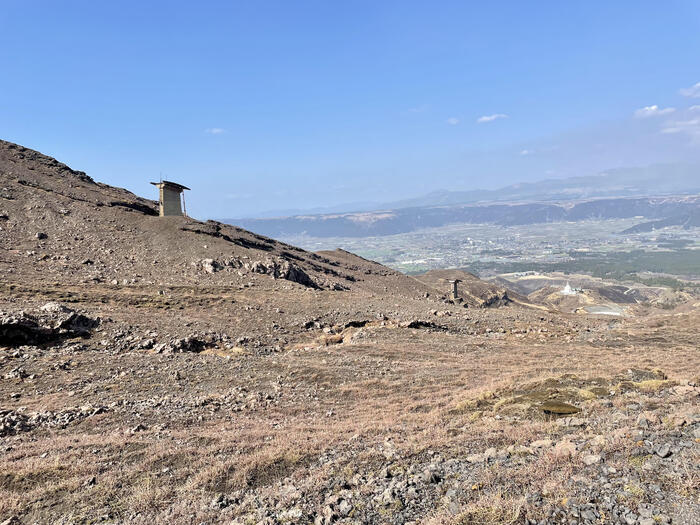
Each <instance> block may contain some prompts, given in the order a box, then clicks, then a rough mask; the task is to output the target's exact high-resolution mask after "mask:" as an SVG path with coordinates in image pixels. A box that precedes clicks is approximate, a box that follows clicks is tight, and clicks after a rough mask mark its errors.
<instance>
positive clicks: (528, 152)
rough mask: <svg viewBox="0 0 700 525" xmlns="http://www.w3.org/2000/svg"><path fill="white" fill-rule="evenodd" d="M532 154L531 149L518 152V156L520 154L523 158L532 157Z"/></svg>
mask: <svg viewBox="0 0 700 525" xmlns="http://www.w3.org/2000/svg"><path fill="white" fill-rule="evenodd" d="M533 153H534V151H532V150H531V149H524V150H521V151H520V154H521V155H522V156H523V157H524V156H525V155H532V154H533Z"/></svg>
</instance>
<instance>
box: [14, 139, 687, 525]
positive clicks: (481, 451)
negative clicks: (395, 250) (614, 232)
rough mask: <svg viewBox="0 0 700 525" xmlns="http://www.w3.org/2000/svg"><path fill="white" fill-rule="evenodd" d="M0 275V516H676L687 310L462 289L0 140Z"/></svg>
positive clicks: (396, 519) (683, 508) (654, 519)
mask: <svg viewBox="0 0 700 525" xmlns="http://www.w3.org/2000/svg"><path fill="white" fill-rule="evenodd" d="M0 276H1V278H0V287H1V288H0V289H1V290H2V296H1V298H0V523H3V521H4V520H7V521H4V522H5V523H95V522H103V523H149V524H150V523H168V524H170V523H210V524H214V523H239V524H244V523H253V524H257V523H260V524H269V523H395V524H402V523H465V524H466V523H505V522H507V523H527V522H535V523H536V522H541V523H571V522H581V523H601V522H614V523H639V524H651V523H668V522H673V523H696V522H697V519H696V517H697V516H698V513H699V511H700V507H699V505H698V479H699V474H698V466H697V465H698V439H700V429H699V425H700V418H699V416H698V410H697V407H698V393H699V389H698V386H697V380H698V378H697V373H698V369H699V366H698V365H699V364H700V358H699V356H698V348H697V341H698V339H699V338H698V336H699V334H698V331H699V328H698V327H699V326H700V316H699V315H698V311H697V307H698V305H697V304H695V305H693V307H690V306H689V305H688V304H685V305H684V308H683V309H682V310H680V309H678V310H670V309H666V310H653V309H650V308H646V309H644V308H641V309H640V312H639V316H638V317H635V318H630V319H628V318H619V319H613V318H605V317H601V316H598V317H596V318H593V317H587V316H582V315H574V314H561V313H557V312H550V311H546V310H538V309H535V308H526V307H521V306H519V305H518V304H516V303H508V304H507V305H506V306H503V307H500V308H478V307H474V306H475V304H476V303H474V301H472V303H474V304H470V301H467V304H466V306H468V307H465V304H455V303H452V302H450V301H447V300H446V299H445V297H444V292H446V291H447V290H445V289H442V285H441V284H440V283H441V282H442V281H440V278H441V277H440V276H437V277H436V279H437V281H434V282H433V281H431V280H430V279H428V280H427V282H425V283H422V282H419V281H417V280H415V279H413V278H410V277H407V276H404V275H402V274H400V273H397V272H395V271H392V270H390V269H387V268H385V267H383V266H381V265H378V264H376V263H372V262H370V261H366V260H364V259H362V258H359V257H356V256H354V255H352V254H350V253H347V252H343V251H335V252H324V253H322V254H312V253H309V252H305V251H303V250H300V249H297V248H294V247H292V246H288V245H285V244H283V243H279V242H276V241H273V240H270V239H267V238H264V237H260V236H257V235H255V234H252V233H250V232H246V231H244V230H240V229H238V228H235V227H232V226H225V225H222V224H218V223H214V222H207V223H202V222H199V221H195V220H192V219H188V218H172V217H171V218H160V217H157V216H155V204H154V203H153V202H152V201H148V200H144V199H140V198H138V197H136V196H134V195H133V194H131V193H129V192H127V191H125V190H121V189H117V188H111V187H108V186H105V185H102V184H99V183H96V182H94V181H93V180H92V179H91V178H89V177H88V176H86V175H85V174H83V173H80V172H76V171H73V170H71V169H70V168H68V167H67V166H65V165H63V164H61V163H59V162H57V161H55V160H54V159H51V158H49V157H46V156H43V155H41V154H39V153H37V152H35V151H31V150H28V149H25V148H22V147H20V146H16V145H13V144H10V143H7V142H1V143H0ZM434 277H435V276H434ZM472 285H473V286H474V288H471V286H472ZM465 286H466V288H465V289H466V290H467V291H469V292H470V293H471V294H472V295H474V296H475V297H476V296H477V295H478V293H479V290H487V291H488V288H481V286H482V284H479V283H478V282H476V281H474V282H473V283H470V284H469V283H466V284H465ZM436 287H437V288H436ZM496 302H497V303H507V301H496Z"/></svg>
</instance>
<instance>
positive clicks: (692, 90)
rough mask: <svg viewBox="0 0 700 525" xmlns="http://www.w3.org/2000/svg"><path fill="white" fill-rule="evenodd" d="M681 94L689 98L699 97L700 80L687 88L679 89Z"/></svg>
mask: <svg viewBox="0 0 700 525" xmlns="http://www.w3.org/2000/svg"><path fill="white" fill-rule="evenodd" d="M681 95H683V96H684V97H690V98H700V82H698V83H697V84H695V85H694V86H690V87H689V88H684V89H681Z"/></svg>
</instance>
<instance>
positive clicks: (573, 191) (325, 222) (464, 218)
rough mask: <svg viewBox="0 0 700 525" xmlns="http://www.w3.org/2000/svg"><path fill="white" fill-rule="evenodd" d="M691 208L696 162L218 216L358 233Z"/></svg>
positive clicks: (655, 218) (652, 219)
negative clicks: (347, 205)
mask: <svg viewBox="0 0 700 525" xmlns="http://www.w3.org/2000/svg"><path fill="white" fill-rule="evenodd" d="M698 210H700V166H693V165H680V164H672V165H664V166H660V165H657V166H650V167H646V168H626V169H616V170H610V171H608V172H605V173H602V174H600V175H593V176H586V177H574V178H569V179H561V180H546V181H540V182H533V183H524V184H516V185H513V186H507V187H505V188H502V189H500V190H474V191H464V192H452V191H439V192H434V193H430V194H428V195H426V196H424V197H420V198H416V199H410V200H404V201H398V202H393V203H389V204H387V205H386V206H383V207H382V209H375V210H369V211H366V210H362V211H356V212H352V213H325V214H305V215H294V216H291V217H277V218H260V219H223V222H231V223H235V224H236V225H238V226H241V227H243V228H246V229H250V230H252V231H256V232H258V233H261V234H264V235H269V236H273V237H285V236H294V235H302V234H306V235H309V236H313V237H366V236H375V235H393V234H397V233H406V232H410V231H415V230H418V229H421V228H428V227H438V226H444V225H448V224H458V223H472V224H479V223H491V224H500V225H503V226H509V225H522V224H536V223H543V222H557V221H580V220H585V219H612V218H630V217H641V218H644V219H645V222H644V223H643V224H644V225H643V226H642V225H640V228H651V229H658V228H660V227H664V226H663V225H681V226H683V225H685V226H686V227H692V226H695V225H696V222H697V216H698V213H700V212H699V211H698ZM641 231H643V230H641ZM630 233H632V230H630Z"/></svg>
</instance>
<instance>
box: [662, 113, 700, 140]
mask: <svg viewBox="0 0 700 525" xmlns="http://www.w3.org/2000/svg"><path fill="white" fill-rule="evenodd" d="M661 133H664V134H667V135H670V134H680V133H682V134H684V135H687V136H689V137H690V138H691V139H692V140H693V141H694V142H695V141H700V118H694V119H689V120H676V121H671V122H667V123H666V125H665V126H664V127H663V128H661Z"/></svg>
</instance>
